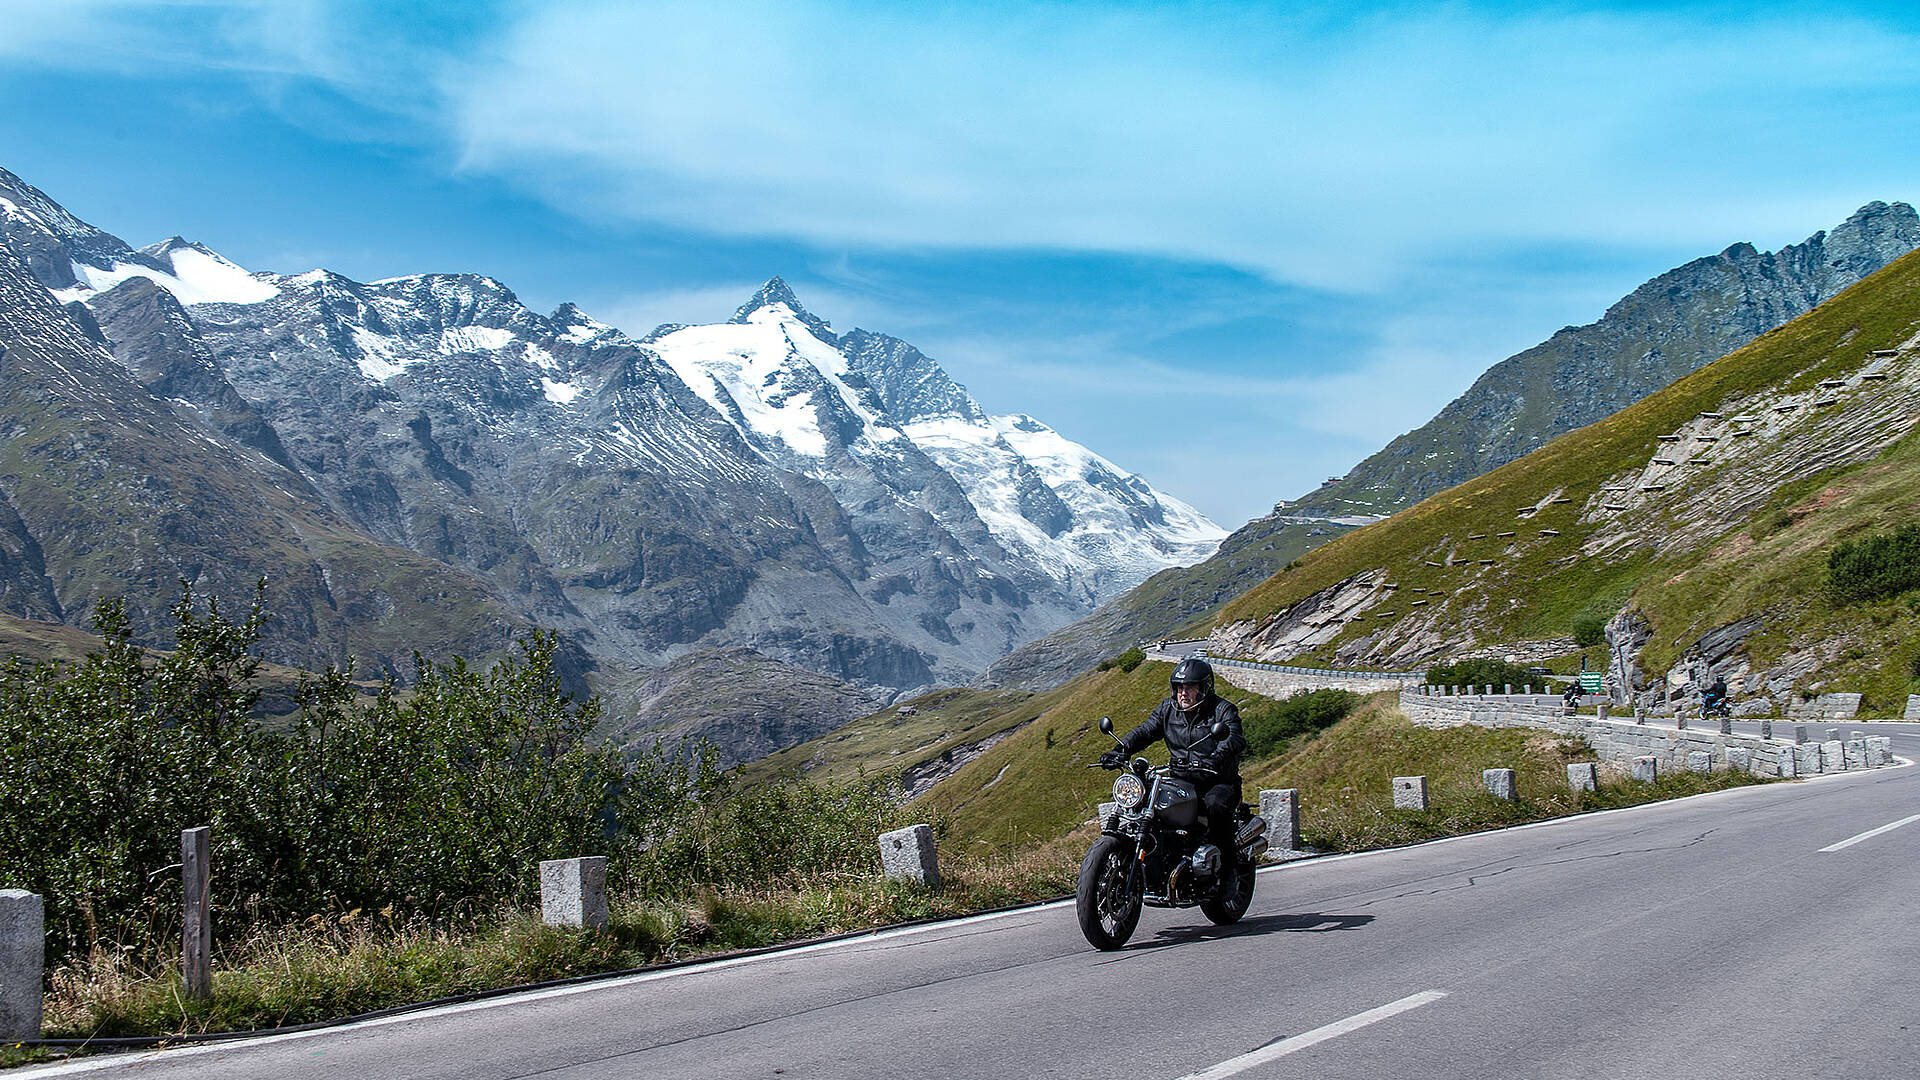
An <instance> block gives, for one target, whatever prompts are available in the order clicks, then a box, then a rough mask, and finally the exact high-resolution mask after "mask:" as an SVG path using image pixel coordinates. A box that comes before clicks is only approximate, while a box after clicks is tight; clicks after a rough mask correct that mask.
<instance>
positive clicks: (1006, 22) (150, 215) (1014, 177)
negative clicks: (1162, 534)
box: [0, 0, 1920, 528]
mask: <svg viewBox="0 0 1920 1080" xmlns="http://www.w3.org/2000/svg"><path fill="white" fill-rule="evenodd" d="M0 14H4V23H5V30H4V33H3V34H0V165H4V166H5V167H7V168H9V169H12V170H13V171H15V172H17V173H19V174H21V175H22V176H23V177H25V178H26V179H27V180H29V181H31V182H33V183H35V184H37V185H38V186H40V187H41V188H43V189H45V190H46V191H47V192H48V193H49V194H51V195H52V196H53V197H54V198H56V199H59V200H60V201H61V202H63V203H64V204H65V205H66V206H67V207H68V208H69V209H71V210H73V211H74V212H75V213H76V214H78V215H80V216H81V217H83V218H85V219H87V220H89V221H92V222H94V223H95V224H97V225H99V226H101V227H103V228H105V229H108V230H109V231H111V232H114V233H116V234H118V235H120V236H122V237H123V238H125V239H127V240H128V241H129V242H131V243H134V244H142V243H147V242H151V241H153V240H156V239H160V238H163V237H165V236H168V235H171V234H175V233H178V234H182V235H185V236H187V237H189V238H191V239H196V240H199V241H201V242H203V243H205V244H207V245H208V246H210V247H213V248H215V249H216V250H219V251H221V252H222V253H224V254H226V255H227V256H228V257H229V258H232V259H233V260H235V261H236V262H239V263H241V264H242V265H244V266H247V267H249V268H250V269H271V270H278V271H281V272H285V273H295V272H299V271H302V270H306V269H311V268H313V267H316V266H324V267H327V268H329V269H332V270H336V271H339V272H341V273H344V274H347V275H349V276H352V277H356V278H359V279H362V280H368V279H373V278H381V277H391V276H396V275H400V274H408V273H417V272H424V271H453V270H461V271H474V272H480V273H486V274H491V275H493V276H494V277H497V278H499V279H500V280H502V281H504V282H506V283H507V284H508V285H509V286H511V287H512V288H514V289H515V291H517V292H518V293H519V294H520V295H521V297H522V298H523V299H524V300H526V301H527V302H528V303H529V304H530V305H532V306H533V307H535V308H537V309H540V310H550V309H552V308H553V307H554V306H556V305H558V304H559V303H561V302H563V301H567V300H572V301H574V302H577V303H579V304H580V305H581V306H582V307H583V308H585V309H586V310H587V311H588V312H589V313H590V314H593V315H595V316H596V317H598V318H601V319H603V320H605V321H608V322H612V323H614V324H616V325H619V326H621V327H623V328H625V329H628V330H630V331H633V332H636V333H641V332H644V331H646V330H648V329H650V328H651V327H652V326H653V325H655V324H657V323H659V322H663V321H679V322H699V321H710V320H716V319H720V318H723V317H725V316H726V315H728V314H729V313H731V311H732V310H733V308H734V307H735V306H737V305H738V304H739V303H740V302H741V301H742V300H743V299H745V297H746V296H747V295H748V294H749V293H750V292H751V291H752V290H753V288H755V287H756V286H757V285H758V284H759V283H760V282H762V281H764V280H765V279H766V278H768V277H771V276H774V275H776V274H777V275H780V276H783V277H785V278H786V279H787V280H788V281H789V282H791V283H792V284H793V286H794V287H795V289H796V290H797V291H798V292H799V293H800V296H801V298H802V299H803V300H804V301H805V302H806V303H807V304H808V306H809V307H810V308H812V309H813V310H814V311H815V313H816V314H819V315H820V316H822V317H824V318H826V319H828V320H829V321H831V322H832V323H833V324H834V325H835V326H836V327H838V328H841V329H847V328H851V327H853V326H856V325H857V326H864V327H866V328H868V329H871V330H877V331H882V332H886V333H891V334H895V335H897V336H899V337H903V338H905V339H907V340H909V341H911V342H913V343H914V344H916V345H918V346H920V347H921V348H922V349H923V350H925V351H926V352H927V353H928V354H930V355H932V356H933V357H935V358H936V359H938V360H939V361H941V363H942V364H943V365H944V366H946V367H947V369H948V370H949V371H950V372H952V373H953V375H954V376H955V377H956V378H958V379H959V380H960V381H961V382H963V383H965V384H966V385H967V386H968V387H969V388H970V389H971V390H972V391H973V392H974V395H975V396H976V397H978V398H979V399H980V400H981V402H982V403H983V404H984V405H985V406H986V407H987V408H988V409H990V410H993V411H996V412H1012V411H1025V412H1031V413H1033V414H1034V415H1036V416H1038V417H1040V418H1041V419H1043V420H1045V421H1047V422H1048V423H1050V424H1052V425H1053V426H1055V427H1057V428H1059V429H1060V430H1061V431H1062V432H1064V433H1065V434H1067V435H1068V436H1070V437H1072V438H1075V439H1078V440H1080V441H1081V442H1084V443H1086V444H1087V445H1089V446H1091V447H1092V448H1094V449H1095V450H1097V451H1099V452H1100V453H1102V454H1104V455H1106V456H1108V457H1109V458H1112V459H1113V460H1114V461H1116V462H1117V463H1119V464H1120V465H1122V466H1123V467H1126V468H1129V469H1132V470H1134V471H1137V472H1140V473H1142V474H1144V475H1145V476H1146V477H1147V478H1148V479H1149V480H1150V481H1152V482H1153V483H1154V484H1155V485H1156V486H1158V487H1160V488H1162V489H1163V490H1166V491H1169V492H1172V493H1173V494H1176V495H1178V496H1180V497H1182V498H1185V499H1187V500H1188V501H1190V502H1193V503H1194V504H1195V505H1197V506H1199V507H1200V508H1201V509H1202V510H1203V511H1205V512H1207V513H1208V514H1209V515H1211V516H1213V517H1214V518H1215V519H1216V520H1218V521H1219V522H1220V523H1221V524H1223V525H1225V526H1227V527H1229V528H1231V527H1233V526H1236V525H1238V524H1240V523H1241V522H1243V521H1245V520H1246V519H1247V518H1249V517H1253V516H1257V515H1258V514H1260V513H1262V512H1264V511H1265V510H1266V509H1267V508H1268V507H1270V506H1271V505H1272V504H1273V503H1274V502H1275V501H1276V500H1278V499H1282V498H1292V497H1294V496H1297V495H1299V494H1301V493H1302V492H1304V491H1306V490H1309V489H1311V488H1312V487H1314V486H1315V485H1316V484H1317V483H1318V482H1319V480H1320V479H1321V478H1322V477H1324V476H1327V475H1330V474H1335V473H1339V472H1342V471H1344V470H1345V469H1346V468H1347V467H1348V466H1349V465H1351V464H1352V463H1354V462H1356V461H1358V460H1359V459H1361V458H1363V457H1365V456H1366V455H1368V454H1369V453H1371V452H1373V451H1374V450H1376V449H1378V448H1379V447H1380V446H1382V445H1384V444H1385V443H1386V442H1387V441H1388V440H1389V439H1391V438H1392V437H1393V436H1395V435H1397V434H1399V433H1400V432H1402V431H1405V430H1407V429H1409V428H1412V427H1415V426H1417V425H1419V424H1420V423H1422V422H1424V421H1425V420H1426V419H1427V418H1428V417H1430V416H1431V415H1432V414H1433V413H1434V412H1436V411H1438V409H1439V408H1440V407H1441V406H1442V405H1444V404H1445V403H1446V401H1448V400H1449V399H1451V398H1452V397H1453V396H1455V395H1456V394H1458V393H1459V392H1460V391H1461V390H1463V389H1464V388H1465V387H1466V386H1467V385H1468V384H1469V383H1470V382H1472V380H1473V379H1474V378H1475V377H1476V376H1477V375H1478V374H1479V373H1480V372H1481V371H1483V370H1484V369H1485V368H1487V367H1488V366H1489V365H1491V364H1493V363H1495V362H1497V361H1498V360H1500V359H1502V358H1504V357H1506V356H1507V355H1509V354H1511V353H1513V352H1516V351H1518V350H1520V349H1523V348H1525V347H1527V346H1529V345H1532V344H1534V343H1536V342H1538V341H1540V340H1542V339H1544V338H1545V337H1547V336H1548V335H1550V334H1551V333H1552V332H1553V331H1554V330H1556V329H1558V328H1560V327H1561V326H1565V325H1571V324H1578V323H1585V322H1590V321H1592V320H1594V319H1595V318H1597V317H1599V315H1600V314H1601V312H1602V311H1603V310H1604V309H1605V307H1606V305H1607V304H1608V303H1610V302H1611V301H1612V300H1614V299H1616V298H1618V297H1619V296H1621V295H1623V294H1624V293H1625V292H1627V291H1628V290H1630V289H1631V288H1632V287H1633V286H1635V285H1637V284H1638V283H1639V282H1641V281H1643V280H1645V279H1647V278H1649V277H1651V276H1653V275H1655V274H1657V273H1659V272H1661V271H1662V270H1665V269H1667V268H1669V267H1671V266H1674V265H1677V264H1678V263H1680V262H1683V261H1685V260H1687V259H1690V258H1694V257H1697V256H1700V255H1705V254H1710V253H1712V252H1715V251H1718V250H1720V249H1721V248H1724V247H1726V246H1727V245H1728V244H1731V243H1734V242H1738V241H1748V242H1752V243H1754V244H1756V245H1758V246H1760V247H1762V248H1763V249H1769V250H1770V249H1773V248H1777V247H1779V246H1781V245H1783V244H1788V243H1794V242H1798V241H1800V240H1802V239H1804V238H1806V237H1807V236H1808V235H1810V234H1811V233H1813V232H1815V231H1816V230H1819V229H1823V228H1828V227H1831V226H1832V225H1834V224H1836V223H1838V222H1840V221H1841V220H1843V219H1844V218H1845V217H1846V216H1847V215H1848V214H1849V213H1851V212H1852V211H1853V210H1854V209H1856V208H1857V207H1859V206H1860V205H1861V204H1863V203H1866V202H1868V201H1871V200H1874V199H1886V200H1905V201H1912V200H1913V198H1914V197H1915V196H1916V195H1920V191H1916V190H1915V189H1916V184H1915V177H1916V175H1917V174H1916V166H1917V165H1920V140H1916V139H1915V138H1914V137H1913V133H1914V132H1915V131H1916V130H1920V124H1917V123H1916V121H1920V17H1917V16H1915V15H1911V14H1907V13H1905V11H1904V9H1896V8H1894V7H1893V6H1890V5H1848V4H1846V3H1823V4H1818V5H1812V4H1795V5H1769V4H1739V5H1735V4H1708V5H1655V4H1612V5H1601V4H1576V5H1559V6H1555V5H1550V4H1549V5H1538V4H1527V5H1521V4H1438V5H1394V4H1337V5H1314V4H1299V5H1294V4H1272V3H1259V4H1242V3H1224V2H1222V3H1193V4H1126V3H1049V4H1004V3H990V2H980V3H965V4H942V3H920V4H897V3H888V4H878V3H815V2H803V0H782V2H777V3H726V2H720V0H701V2H693V3H678V2H669V3H610V2H604V0H597V2H594V0H550V2H546V3H521V2H508V3H491V4H489V3H461V4H453V3H448V4H439V5H435V4H424V3H416V4H409V3H384V4H376V3H368V4H359V3H348V2H336V3H322V2H317V0H314V2H300V0H167V2H146V3H132V2H124V0H7V2H6V3H5V5H4V7H3V8H0Z"/></svg>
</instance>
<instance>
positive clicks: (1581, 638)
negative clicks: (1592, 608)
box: [1573, 615, 1607, 649]
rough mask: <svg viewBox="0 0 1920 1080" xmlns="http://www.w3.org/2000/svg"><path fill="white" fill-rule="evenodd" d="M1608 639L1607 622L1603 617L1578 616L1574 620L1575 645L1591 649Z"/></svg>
mask: <svg viewBox="0 0 1920 1080" xmlns="http://www.w3.org/2000/svg"><path fill="white" fill-rule="evenodd" d="M1606 639H1607V620H1606V617H1605V616H1602V615H1576V616H1574V619H1573V643H1574V644H1575V645H1578V646H1580V647H1581V648H1583V649H1590V648H1592V647H1593V646H1595V645H1598V644H1600V643H1601V642H1603V641H1605V640H1606Z"/></svg>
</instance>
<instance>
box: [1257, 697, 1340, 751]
mask: <svg viewBox="0 0 1920 1080" xmlns="http://www.w3.org/2000/svg"><path fill="white" fill-rule="evenodd" d="M1360 700H1361V695H1359V694H1356V693H1354V692H1353V691H1351V690H1331V689H1328V690H1302V691H1300V692H1299V693H1297V694H1294V695H1293V696H1291V697H1288V698H1286V699H1285V700H1282V701H1273V702H1261V703H1259V704H1257V705H1249V706H1248V707H1247V708H1244V709H1241V710H1240V727H1241V730H1242V731H1244V732H1245V733H1246V737H1247V749H1248V751H1249V752H1250V753H1251V754H1253V755H1254V756H1255V757H1266V756H1268V755H1271V754H1274V753H1277V752H1278V751H1280V750H1283V749H1285V748H1286V743H1287V740H1288V739H1291V738H1293V737H1294V736H1296V735H1308V734H1312V733H1314V732H1317V731H1324V730H1326V729H1327V728H1330V727H1332V726H1333V725H1334V724H1336V723H1339V722H1340V720H1341V719H1342V718H1344V717H1345V716H1346V715H1347V714H1348V713H1350V712H1352V711H1353V709H1354V706H1356V705H1358V704H1360Z"/></svg>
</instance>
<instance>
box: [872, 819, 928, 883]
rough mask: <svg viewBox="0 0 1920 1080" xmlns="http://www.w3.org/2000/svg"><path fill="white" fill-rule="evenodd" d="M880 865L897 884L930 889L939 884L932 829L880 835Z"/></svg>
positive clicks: (922, 827) (916, 828) (919, 827)
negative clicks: (923, 886) (906, 882)
mask: <svg viewBox="0 0 1920 1080" xmlns="http://www.w3.org/2000/svg"><path fill="white" fill-rule="evenodd" d="M880 865H881V866H882V867H883V868H884V869H885V871H886V874H887V876H888V877H890V878H892V879H894V880H895V881H910V882H912V883H914V884H915V885H925V886H927V887H928V888H932V887H933V886H936V885H938V884H940V865H939V862H938V860H936V859H935V858H934V854H933V826H931V825H909V826H907V827H906V828H904V829H895V830H893V831H892V832H890V833H881V834H880Z"/></svg>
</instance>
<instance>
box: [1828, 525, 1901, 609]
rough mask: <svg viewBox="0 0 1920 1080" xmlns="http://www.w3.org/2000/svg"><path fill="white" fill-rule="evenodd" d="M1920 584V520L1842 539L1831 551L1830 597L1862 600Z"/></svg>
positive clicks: (1836, 601)
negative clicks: (1879, 532)
mask: <svg viewBox="0 0 1920 1080" xmlns="http://www.w3.org/2000/svg"><path fill="white" fill-rule="evenodd" d="M1916 586H1920V523H1915V524H1909V525H1902V526H1900V527H1899V528H1898V529H1895V530H1894V531H1893V532H1891V533H1885V534H1882V535H1879V536H1869V537H1864V538H1862V539H1859V540H1844V541H1841V542H1840V543H1839V544H1838V545H1836V546H1835V547H1834V549H1833V550H1832V551H1831V552H1829V553H1828V555H1827V580H1826V594H1827V599H1828V600H1829V601H1830V602H1832V603H1833V604H1835V605H1836V606H1837V605H1841V604H1851V603H1860V602H1863V601H1867V600H1877V599H1879V598H1881V597H1883V596H1895V595H1898V594H1900V593H1903V592H1906V591H1907V590H1908V589H1912V588H1914V587H1916Z"/></svg>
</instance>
